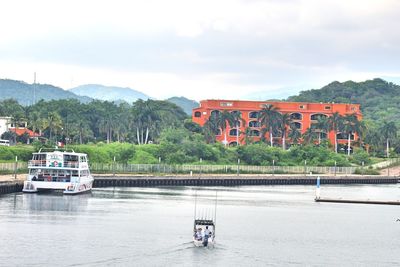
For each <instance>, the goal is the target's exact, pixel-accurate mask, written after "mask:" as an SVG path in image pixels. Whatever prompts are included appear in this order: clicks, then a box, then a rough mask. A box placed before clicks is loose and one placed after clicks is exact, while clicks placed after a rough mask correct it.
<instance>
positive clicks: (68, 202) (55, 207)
mask: <svg viewBox="0 0 400 267" xmlns="http://www.w3.org/2000/svg"><path fill="white" fill-rule="evenodd" d="M90 197H91V193H85V194H81V195H76V196H72V195H63V194H62V193H40V194H23V199H22V204H23V206H22V207H20V208H22V209H24V208H25V205H26V207H28V208H29V210H32V211H48V212H54V211H64V212H84V211H85V210H86V208H87V205H88V200H89V198H90Z"/></svg>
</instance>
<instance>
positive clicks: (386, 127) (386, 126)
mask: <svg viewBox="0 0 400 267" xmlns="http://www.w3.org/2000/svg"><path fill="white" fill-rule="evenodd" d="M379 131H380V132H381V134H382V137H383V138H384V139H385V141H386V157H389V156H390V153H389V151H390V150H389V143H390V140H393V139H396V138H397V127H396V124H395V123H394V122H392V121H391V122H387V121H384V122H383V125H382V126H381V127H380V128H379Z"/></svg>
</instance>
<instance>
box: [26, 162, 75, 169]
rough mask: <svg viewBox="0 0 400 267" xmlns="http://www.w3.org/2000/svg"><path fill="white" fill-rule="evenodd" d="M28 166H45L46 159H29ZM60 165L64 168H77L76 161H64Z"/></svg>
mask: <svg viewBox="0 0 400 267" xmlns="http://www.w3.org/2000/svg"><path fill="white" fill-rule="evenodd" d="M28 167H47V163H46V160H30V161H28ZM61 167H64V168H79V162H78V161H64V162H63V165H62V166H61Z"/></svg>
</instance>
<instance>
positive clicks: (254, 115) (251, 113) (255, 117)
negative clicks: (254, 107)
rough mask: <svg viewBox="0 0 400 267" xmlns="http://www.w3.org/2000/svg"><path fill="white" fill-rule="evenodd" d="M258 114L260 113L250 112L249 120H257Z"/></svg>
mask: <svg viewBox="0 0 400 267" xmlns="http://www.w3.org/2000/svg"><path fill="white" fill-rule="evenodd" d="M259 114H260V113H259V112H258V111H252V112H250V113H249V118H250V119H257V118H258V116H259Z"/></svg>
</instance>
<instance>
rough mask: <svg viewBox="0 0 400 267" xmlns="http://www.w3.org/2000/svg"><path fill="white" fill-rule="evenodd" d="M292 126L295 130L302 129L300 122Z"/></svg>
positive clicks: (293, 123)
mask: <svg viewBox="0 0 400 267" xmlns="http://www.w3.org/2000/svg"><path fill="white" fill-rule="evenodd" d="M291 125H293V126H292V127H293V128H295V129H301V123H300V122H292V123H291Z"/></svg>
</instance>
